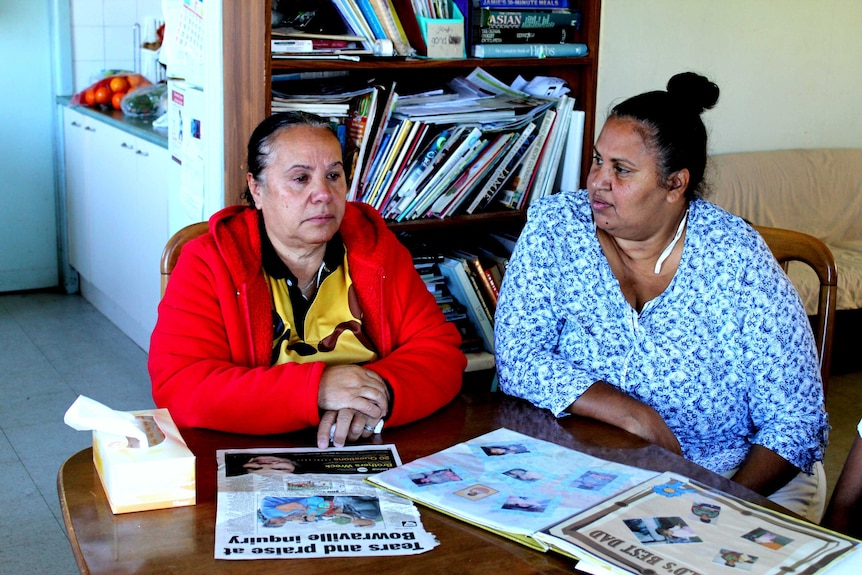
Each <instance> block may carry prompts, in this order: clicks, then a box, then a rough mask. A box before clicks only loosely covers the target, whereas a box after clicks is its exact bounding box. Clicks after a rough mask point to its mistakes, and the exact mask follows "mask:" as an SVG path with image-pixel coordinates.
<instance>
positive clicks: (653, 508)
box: [369, 428, 862, 575]
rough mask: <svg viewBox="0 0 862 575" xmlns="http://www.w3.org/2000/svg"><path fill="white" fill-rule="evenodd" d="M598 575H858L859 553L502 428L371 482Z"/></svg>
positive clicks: (713, 494) (822, 535)
mask: <svg viewBox="0 0 862 575" xmlns="http://www.w3.org/2000/svg"><path fill="white" fill-rule="evenodd" d="M369 481H370V482H372V483H373V484H375V485H378V486H380V487H383V488H385V489H389V490H391V491H393V492H395V493H398V494H400V495H403V496H405V497H408V498H410V499H412V500H414V501H417V502H419V503H422V504H424V505H427V506H429V507H432V508H434V509H437V510H439V511H442V512H444V513H447V514H449V515H452V516H454V517H457V518H458V519H461V520H464V521H467V522H470V523H472V524H474V525H477V526H480V527H482V528H485V529H488V530H490V531H493V532H495V533H498V534H500V535H503V536H505V537H508V538H511V539H514V540H516V541H518V542H520V543H523V544H525V545H528V546H530V547H532V548H534V549H539V550H555V551H557V552H560V553H563V554H565V555H567V556H569V557H572V558H574V559H577V560H578V563H577V568H578V570H581V571H587V572H590V573H595V574H607V573H637V574H641V575H656V574H669V575H707V574H709V575H722V574H724V575H728V574H730V573H733V572H735V571H745V572H748V573H752V574H764V575H765V574H770V575H781V574H786V573H793V574H794V575H801V574H806V575H813V574H814V573H819V572H829V573H835V574H837V573H839V572H840V573H842V575H843V574H845V573H846V574H849V573H851V572H852V573H858V572H859V570H858V569H859V566H860V563H862V557H860V554H859V543H860V542H859V541H857V540H855V539H852V538H850V537H846V536H843V535H839V534H837V533H834V532H831V531H828V530H826V529H823V528H821V527H818V526H817V525H814V524H811V523H808V522H806V521H802V520H797V519H794V518H791V517H788V516H786V515H782V514H780V513H777V512H775V511H772V510H769V509H766V508H763V507H760V506H757V505H755V504H753V503H749V502H746V501H743V500H740V499H737V498H736V497H733V496H731V495H727V494H725V493H722V492H720V491H717V490H715V489H712V488H710V487H707V486H705V485H702V484H700V483H697V482H695V481H693V480H691V479H688V478H686V477H684V476H682V475H679V474H676V473H661V474H657V473H655V472H652V471H646V470H643V469H639V468H636V467H631V466H627V465H623V464H619V463H613V462H610V461H605V460H602V459H598V458H595V457H592V456H589V455H586V454H584V453H580V452H577V451H574V450H571V449H567V448H564V447H561V446H558V445H555V444H552V443H549V442H546V441H542V440H539V439H535V438H532V437H529V436H526V435H523V434H520V433H517V432H514V431H511V430H508V429H505V428H501V429H498V430H496V431H493V432H491V433H488V434H485V435H483V436H481V437H477V438H475V439H473V440H470V441H467V442H465V443H460V444H458V445H455V446H453V447H450V448H448V449H445V450H443V451H441V452H439V453H436V454H434V455H430V456H427V457H423V458H421V459H417V460H416V461H413V462H411V463H408V464H406V465H402V466H399V467H397V468H394V469H390V470H388V471H384V472H382V473H380V474H377V475H374V476H372V477H369Z"/></svg>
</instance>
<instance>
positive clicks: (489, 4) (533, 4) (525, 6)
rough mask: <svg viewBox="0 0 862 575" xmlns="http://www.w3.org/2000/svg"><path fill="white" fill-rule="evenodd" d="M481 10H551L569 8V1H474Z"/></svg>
mask: <svg viewBox="0 0 862 575" xmlns="http://www.w3.org/2000/svg"><path fill="white" fill-rule="evenodd" d="M473 2H474V3H475V2H478V3H479V7H480V8H520V9H522V10H549V9H557V8H568V7H569V0H473Z"/></svg>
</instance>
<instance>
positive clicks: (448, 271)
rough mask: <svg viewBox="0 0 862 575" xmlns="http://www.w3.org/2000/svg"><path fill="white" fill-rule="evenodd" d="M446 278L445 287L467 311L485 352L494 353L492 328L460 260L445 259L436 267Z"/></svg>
mask: <svg viewBox="0 0 862 575" xmlns="http://www.w3.org/2000/svg"><path fill="white" fill-rule="evenodd" d="M438 268H439V270H440V273H441V274H442V275H443V277H444V278H446V287H447V288H449V292H450V293H451V294H452V296H453V297H454V298H455V299H456V300H458V302H459V303H460V304H461V305H463V306H464V307H465V308H466V310H467V315H468V316H469V318H470V321H471V322H472V323H473V325H474V326H475V328H476V331H477V332H478V333H479V336H480V337H481V338H482V342H483V343H484V344H485V350H486V351H488V352H491V353H494V326H493V325H492V324H491V320H490V318H489V317H488V313H487V312H486V311H485V308H484V306H483V305H482V300H481V299H480V298H479V294H478V292H477V291H476V290H475V288H474V286H473V282H472V281H471V280H470V274H469V273H468V272H467V269H466V268H465V267H464V265H462V262H461V261H460V260H456V259H449V258H446V259H445V260H443V261H442V262H440V264H439V266H438Z"/></svg>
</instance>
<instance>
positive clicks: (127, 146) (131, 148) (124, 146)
mask: <svg viewBox="0 0 862 575" xmlns="http://www.w3.org/2000/svg"><path fill="white" fill-rule="evenodd" d="M120 147H121V148H125V149H127V150H133V149H134V148H135V147H134V146H132V145H130V144H127V143H126V142H123V143H122V144H120Z"/></svg>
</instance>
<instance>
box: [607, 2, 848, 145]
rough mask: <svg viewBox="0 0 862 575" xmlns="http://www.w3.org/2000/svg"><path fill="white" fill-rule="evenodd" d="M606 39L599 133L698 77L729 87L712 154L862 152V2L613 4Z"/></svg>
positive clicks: (715, 117) (711, 121)
mask: <svg viewBox="0 0 862 575" xmlns="http://www.w3.org/2000/svg"><path fill="white" fill-rule="evenodd" d="M600 38H601V44H600V49H599V77H598V96H597V97H598V108H597V110H596V123H597V126H598V127H599V128H600V127H601V125H602V124H603V122H604V118H605V115H606V112H607V110H608V108H609V106H610V105H611V104H612V103H613V102H615V101H617V100H619V99H621V98H625V97H628V96H632V95H634V94H638V93H640V92H644V91H647V90H657V89H664V87H665V85H666V83H667V80H668V78H670V77H671V76H672V75H673V74H675V73H677V72H681V71H686V70H693V71H696V72H699V73H701V74H704V75H706V76H708V77H709V78H710V79H712V80H713V81H714V82H716V83H717V84H718V86H719V88H720V89H721V97H720V99H719V102H718V105H717V106H716V107H715V108H714V109H713V110H712V111H709V112H707V113H706V114H705V115H704V121H705V122H706V124H707V127H708V128H709V129H710V138H711V140H710V151H711V152H712V153H722V152H734V151H749V150H771V149H785V148H816V147H862V0H816V1H815V0H604V1H603V2H602V14H601V35H600ZM596 133H597V134H598V130H597V132H596Z"/></svg>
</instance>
